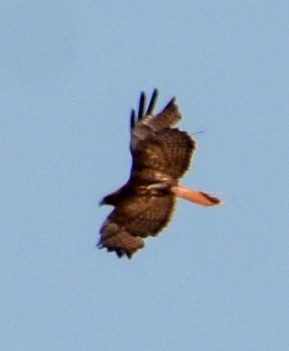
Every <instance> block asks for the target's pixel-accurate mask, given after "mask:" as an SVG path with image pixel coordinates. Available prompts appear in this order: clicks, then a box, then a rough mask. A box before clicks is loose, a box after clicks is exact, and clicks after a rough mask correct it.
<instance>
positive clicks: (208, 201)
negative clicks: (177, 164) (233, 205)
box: [171, 185, 223, 206]
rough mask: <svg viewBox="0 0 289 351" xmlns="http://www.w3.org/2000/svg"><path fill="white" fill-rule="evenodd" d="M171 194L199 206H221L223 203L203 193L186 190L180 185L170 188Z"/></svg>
mask: <svg viewBox="0 0 289 351" xmlns="http://www.w3.org/2000/svg"><path fill="white" fill-rule="evenodd" d="M171 190H172V192H173V193H174V194H175V195H176V196H178V197H181V198H183V199H185V200H188V201H191V202H193V203H195V204H197V205H201V206H215V205H222V204H223V202H222V200H220V199H219V198H217V197H216V196H213V195H210V194H208V193H205V192H203V191H199V190H194V189H188V188H185V187H183V186H181V185H175V186H172V188H171Z"/></svg>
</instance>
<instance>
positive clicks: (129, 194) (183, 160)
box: [98, 89, 221, 258]
mask: <svg viewBox="0 0 289 351" xmlns="http://www.w3.org/2000/svg"><path fill="white" fill-rule="evenodd" d="M157 96H158V91H157V90H156V89H155V90H154V92H153V94H152V97H151V100H150V103H149V106H148V108H147V110H146V111H145V109H146V96H145V94H144V93H143V92H142V93H141V96H140V103H139V110H138V115H137V118H136V112H135V110H132V113H131V122H130V130H131V141H130V151H131V154H132V167H131V173H130V177H129V180H128V181H127V183H126V184H125V185H124V186H122V187H121V188H120V189H119V190H117V191H115V192H114V193H111V194H109V195H107V196H105V197H104V198H103V199H102V201H101V203H100V204H101V205H104V204H105V205H112V206H114V210H113V211H112V212H111V213H110V214H109V216H108V217H107V219H106V220H105V222H104V223H103V225H102V227H101V229H100V236H101V237H100V240H99V243H98V246H99V247H100V248H106V249H107V250H108V251H115V252H116V254H117V255H118V257H121V256H123V255H126V256H127V257H129V258H131V257H132V255H133V254H134V253H135V252H136V251H137V250H139V249H141V248H143V247H144V240H143V239H144V238H146V237H148V236H150V235H151V236H156V235H157V234H158V233H159V232H160V231H161V230H162V229H163V228H164V227H165V226H166V225H167V224H168V222H169V220H170V218H171V216H172V213H173V210H174V206H175V202H176V197H182V198H184V199H186V200H189V201H192V202H194V203H196V204H199V205H203V206H214V205H219V204H221V200H219V199H218V198H217V197H214V196H212V195H210V194H207V193H205V192H203V191H198V190H192V189H187V188H184V187H182V186H180V185H179V184H178V180H179V178H180V177H182V176H183V175H184V173H185V172H186V171H187V170H188V168H189V166H190V162H191V158H192V155H193V153H194V151H195V149H196V142H195V140H194V139H193V138H192V137H191V136H190V135H189V134H187V133H186V132H183V131H180V130H179V129H177V128H173V127H174V126H175V125H176V124H177V123H178V122H179V121H180V120H181V113H180V111H179V109H178V106H177V105H176V102H175V98H173V99H171V101H170V102H169V103H168V104H167V106H166V107H165V108H164V109H163V110H162V111H161V112H160V113H158V114H156V115H153V109H154V106H155V103H156V100H157Z"/></svg>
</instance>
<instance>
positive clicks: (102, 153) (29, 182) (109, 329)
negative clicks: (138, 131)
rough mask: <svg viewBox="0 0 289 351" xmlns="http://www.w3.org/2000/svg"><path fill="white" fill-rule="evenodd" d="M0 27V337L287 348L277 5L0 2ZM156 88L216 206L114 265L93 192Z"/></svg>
mask: <svg viewBox="0 0 289 351" xmlns="http://www.w3.org/2000/svg"><path fill="white" fill-rule="evenodd" d="M0 33H1V34H0V35H1V40H0V52H1V54H0V77H1V78H0V82H1V83H0V97H1V104H0V109H1V114H0V116H1V128H0V164H1V176H0V192H1V196H0V229H1V237H2V241H1V249H0V250H1V255H0V278H1V284H0V298H1V300H0V308H1V309H0V330H1V338H0V349H1V350H9V351H39V350H41V351H51V350H53V351H67V350H69V351H78V350H85V351H95V350H100V351H115V350H119V351H122V350H126V351H135V350H138V351H146V350H152V351H154V350H158V351H159V350H166V351H173V350H174V351H175V350H184V351H187V350H198V351H216V350H220V351H251V350H252V351H256V350H262V351H273V350H274V351H288V350H289V332H288V331H289V298H288V297H289V225H288V224H289V223H288V209H289V206H288V205H289V200H288V199H289V191H288V190H289V184H288V172H289V162H288V154H289V148H288V135H289V95H288V94H289V3H288V1H285V0H284V1H282V0H280V1H278V0H276V1H266V0H262V1H246V0H245V1H212V0H211V1H204V0H202V1H198V0H197V1H170V0H169V1H152V0H148V1H132V0H127V1H103V0H99V1H88V0H85V1H71V0H70V1H67V0H66V1H59V2H56V1H55V2H54V1H29V0H28V1H2V2H1V4H0ZM155 87H156V88H158V89H159V90H160V99H159V102H158V106H157V110H160V109H161V108H162V107H163V106H164V105H165V104H166V103H167V102H168V100H169V99H170V98H171V97H172V96H176V97H177V101H178V104H179V106H180V109H181V111H182V113H183V120H182V123H181V125H180V127H181V128H182V129H185V130H188V131H190V132H191V133H192V134H193V133H196V132H198V131H200V130H204V131H205V132H204V133H202V134H196V135H195V137H196V139H197V141H198V152H197V155H196V157H195V160H194V164H193V167H192V169H191V171H190V172H189V173H188V174H187V175H186V177H185V178H184V179H183V181H182V183H183V184H184V185H187V186H190V187H195V188H200V189H203V190H206V191H209V192H212V193H216V194H219V195H220V196H221V197H222V198H223V199H224V202H225V204H224V206H222V207H219V208H210V209H207V208H201V207H197V206H194V205H192V204H190V203H187V202H185V201H182V200H180V201H179V202H178V207H177V211H176V213H175V216H174V218H173V221H172V223H171V224H170V226H169V227H168V228H167V229H166V230H165V231H164V232H163V233H162V234H161V235H160V236H159V237H158V238H157V239H149V240H147V241H146V247H145V249H144V250H142V251H140V252H139V253H138V254H137V255H136V256H135V257H134V258H133V259H132V260H126V259H121V260H120V259H118V258H117V257H116V256H115V255H114V254H108V253H106V252H105V251H104V250H98V249H97V248H96V247H95V244H96V242H97V241H98V236H99V234H98V231H99V228H100V226H101V224H102V222H103V221H104V219H105V217H106V216H107V214H108V213H109V211H110V210H111V209H110V208H108V207H103V208H101V207H99V206H98V202H99V200H100V199H101V197H102V196H104V195H105V194H107V193H108V192H111V191H113V190H115V189H116V188H118V187H119V186H120V185H121V184H123V183H124V182H125V181H126V179H127V177H128V175H129V170H130V162H131V159H130V154H129V150H128V144H129V133H128V127H129V113H130V109H131V108H132V107H137V104H138V98H139V93H140V91H141V90H144V91H146V92H147V93H148V94H151V92H152V90H153V88H155Z"/></svg>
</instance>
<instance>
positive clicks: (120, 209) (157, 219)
mask: <svg viewBox="0 0 289 351" xmlns="http://www.w3.org/2000/svg"><path fill="white" fill-rule="evenodd" d="M139 191H140V189H139ZM174 204H175V197H174V195H173V194H164V195H163V196H158V195H153V192H151V191H146V190H145V189H143V191H140V192H139V193H133V194H131V195H128V196H125V197H122V199H121V201H119V203H118V204H117V205H116V206H115V209H114V210H113V211H112V212H111V213H110V214H109V216H108V217H107V219H106V221H105V222H104V224H103V226H102V228H101V230H100V235H101V237H100V241H99V243H98V245H99V247H105V248H107V250H108V251H115V252H116V253H117V255H118V256H120V257H121V256H122V255H124V254H125V255H127V256H128V257H131V256H132V255H133V254H134V253H135V252H136V251H137V250H139V249H140V248H142V247H143V246H144V241H143V239H142V238H146V237H147V236H149V235H151V236H155V235H157V234H158V233H159V232H160V231H161V230H162V229H163V228H164V227H165V226H166V225H167V224H168V222H169V220H170V218H171V215H172V213H173V209H174Z"/></svg>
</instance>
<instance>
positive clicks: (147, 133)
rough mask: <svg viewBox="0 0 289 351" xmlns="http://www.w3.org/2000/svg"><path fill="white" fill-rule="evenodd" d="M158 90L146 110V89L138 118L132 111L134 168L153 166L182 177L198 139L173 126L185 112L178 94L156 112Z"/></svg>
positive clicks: (137, 169) (133, 169)
mask: <svg viewBox="0 0 289 351" xmlns="http://www.w3.org/2000/svg"><path fill="white" fill-rule="evenodd" d="M157 96H158V91H157V90H154V92H153V95H152V98H151V101H150V103H149V106H148V109H147V111H146V113H145V114H144V111H145V101H146V97H145V95H144V93H142V94H141V98H140V104H139V111H138V119H137V120H136V113H135V111H134V110H132V114H131V144H130V149H131V154H132V157H133V164H132V174H131V176H132V177H133V176H134V171H139V170H142V169H151V170H155V171H159V172H162V173H165V174H167V175H169V176H171V177H172V178H174V179H178V178H180V177H181V176H183V174H184V173H185V172H186V171H187V169H188V168H189V166H190V162H191V158H192V154H193V151H194V150H195V149H196V143H195V141H194V140H193V139H192V138H191V136H189V135H188V134H187V133H186V132H183V131H180V130H179V129H177V128H172V127H173V126H175V124H176V123H178V122H179V121H180V119H181V113H180V111H179V108H178V106H177V104H176V102H175V98H173V99H171V101H170V102H169V103H168V104H167V105H166V107H165V108H164V109H163V111H162V112H160V113H159V114H157V115H156V116H153V115H152V112H153V107H154V105H155V103H156V98H157Z"/></svg>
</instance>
